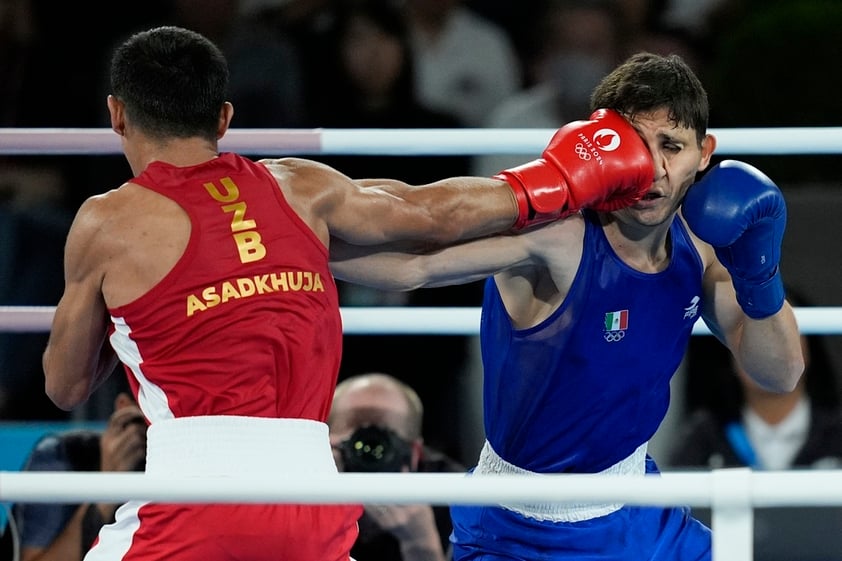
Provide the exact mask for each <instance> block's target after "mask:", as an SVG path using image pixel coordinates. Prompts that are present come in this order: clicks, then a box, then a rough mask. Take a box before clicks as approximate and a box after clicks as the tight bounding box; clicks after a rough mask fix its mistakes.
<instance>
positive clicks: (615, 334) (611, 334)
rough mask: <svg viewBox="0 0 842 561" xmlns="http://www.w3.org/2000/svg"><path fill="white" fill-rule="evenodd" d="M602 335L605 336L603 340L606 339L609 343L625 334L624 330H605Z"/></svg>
mask: <svg viewBox="0 0 842 561" xmlns="http://www.w3.org/2000/svg"><path fill="white" fill-rule="evenodd" d="M603 336H604V337H605V340H606V341H608V342H609V343H615V342H617V341H620V340H622V339H623V337H625V336H626V332H625V331H606V332H605V334H604V335H603Z"/></svg>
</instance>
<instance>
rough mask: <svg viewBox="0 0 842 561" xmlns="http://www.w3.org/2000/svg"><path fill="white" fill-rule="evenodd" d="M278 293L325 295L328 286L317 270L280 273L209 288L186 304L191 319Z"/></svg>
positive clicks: (190, 295) (225, 282) (224, 283)
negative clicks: (234, 302)
mask: <svg viewBox="0 0 842 561" xmlns="http://www.w3.org/2000/svg"><path fill="white" fill-rule="evenodd" d="M278 291H283V292H290V291H293V292H324V291H325V287H324V282H323V281H322V277H321V275H320V274H319V273H318V272H315V271H278V272H276V273H270V274H265V275H257V276H254V277H238V278H236V279H232V280H226V281H223V282H222V283H221V284H219V285H216V286H208V287H206V288H205V289H204V290H202V292H201V296H199V295H196V294H189V295H188V296H187V302H186V305H187V317H191V316H193V315H195V314H196V313H197V312H204V311H207V310H208V309H209V308H213V307H215V306H218V305H220V304H225V303H227V302H229V301H231V300H237V299H240V298H248V297H251V296H256V295H260V294H269V293H272V292H278Z"/></svg>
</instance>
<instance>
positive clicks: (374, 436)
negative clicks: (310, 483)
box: [339, 425, 412, 472]
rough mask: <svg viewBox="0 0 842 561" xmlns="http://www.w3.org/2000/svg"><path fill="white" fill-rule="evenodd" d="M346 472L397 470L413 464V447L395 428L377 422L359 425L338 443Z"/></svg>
mask: <svg viewBox="0 0 842 561" xmlns="http://www.w3.org/2000/svg"><path fill="white" fill-rule="evenodd" d="M339 450H340V453H341V455H342V462H343V463H344V465H345V471H352V472H398V471H402V470H403V467H404V466H409V465H410V460H411V458H412V448H411V446H410V444H409V442H407V441H405V440H404V439H402V438H401V437H400V436H398V435H397V434H396V433H395V431H393V430H391V429H388V428H386V427H381V426H377V425H367V426H364V427H360V428H358V429H357V430H355V431H354V433H353V434H352V435H351V436H350V437H349V438H348V439H347V440H344V441H342V442H341V443H340V444H339Z"/></svg>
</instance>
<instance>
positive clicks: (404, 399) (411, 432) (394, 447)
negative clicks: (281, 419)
mask: <svg viewBox="0 0 842 561" xmlns="http://www.w3.org/2000/svg"><path fill="white" fill-rule="evenodd" d="M423 415H424V407H423V405H422V403H421V399H420V398H419V397H418V394H417V393H416V392H415V390H413V389H412V388H410V387H409V386H408V385H406V384H405V383H403V382H401V381H400V380H398V379H396V378H394V377H392V376H389V375H388V374H381V373H368V374H361V375H358V376H353V377H350V378H347V379H345V380H343V381H342V382H340V383H339V385H337V386H336V391H335V392H334V397H333V405H332V408H331V411H330V416H329V417H328V426H329V427H330V443H331V446H332V448H333V454H334V457H335V458H336V465H337V467H338V469H339V471H346V472H352V471H353V472H414V471H419V472H464V471H466V470H465V467H464V466H462V465H460V464H459V463H458V462H456V461H455V460H453V459H451V458H449V457H447V456H445V455H444V454H442V453H441V452H438V451H436V450H433V449H431V448H429V447H428V446H425V445H424V439H423V437H422V436H421V426H422V421H423ZM359 526H360V535H359V538H358V539H357V542H356V544H354V547H353V549H352V550H351V555H352V556H353V557H354V558H355V559H365V560H366V561H380V560H383V561H385V560H389V561H422V560H423V561H433V560H435V561H444V560H446V559H450V543H449V536H450V532H451V530H452V526H451V523H450V515H449V512H448V508H447V507H446V506H441V507H439V506H435V507H434V506H430V505H368V506H366V507H365V512H364V514H363V516H362V518H361V519H360V521H359Z"/></svg>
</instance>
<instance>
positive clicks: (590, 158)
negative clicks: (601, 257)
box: [494, 109, 655, 230]
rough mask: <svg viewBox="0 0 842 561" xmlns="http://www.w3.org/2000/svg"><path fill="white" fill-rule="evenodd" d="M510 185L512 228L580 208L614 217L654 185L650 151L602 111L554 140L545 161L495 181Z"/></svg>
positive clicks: (622, 123) (612, 115)
mask: <svg viewBox="0 0 842 561" xmlns="http://www.w3.org/2000/svg"><path fill="white" fill-rule="evenodd" d="M494 177H495V178H497V179H503V180H504V181H506V182H508V183H509V185H511V187H512V190H513V191H514V194H515V199H516V200H517V204H518V219H517V221H516V222H515V225H514V228H515V229H516V230H520V229H522V228H527V227H529V226H534V225H536V224H542V223H544V222H550V221H552V220H556V219H558V218H564V217H566V216H569V215H571V214H573V213H575V212H577V211H579V210H580V209H582V208H592V209H594V210H598V211H601V212H612V211H615V210H619V209H621V208H625V207H627V206H630V205H633V204H634V203H636V202H637V201H639V200H640V199H641V197H643V195H645V194H646V192H647V191H648V190H649V188H650V187H651V186H652V182H653V181H654V180H655V165H654V163H653V162H652V156H651V154H650V153H649V149H648V148H647V147H646V144H644V142H643V140H642V139H641V138H640V135H638V134H637V131H636V130H635V129H634V127H632V126H631V124H630V123H629V122H628V121H627V120H626V119H625V118H624V117H623V116H622V115H620V114H619V113H617V112H616V111H613V110H610V109H598V110H597V111H595V112H594V113H593V114H592V115H591V117H590V120H589V121H574V122H572V123H568V124H566V125H564V126H563V127H561V128H560V129H559V130H558V131H557V132H556V133H555V135H553V138H552V140H550V144H549V145H548V146H547V148H546V149H545V150H544V152H543V154H541V158H538V159H537V160H533V161H531V162H528V163H526V164H523V165H521V166H517V167H515V168H512V169H507V170H503V171H501V172H500V173H498V174H497V175H495V176H494Z"/></svg>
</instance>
